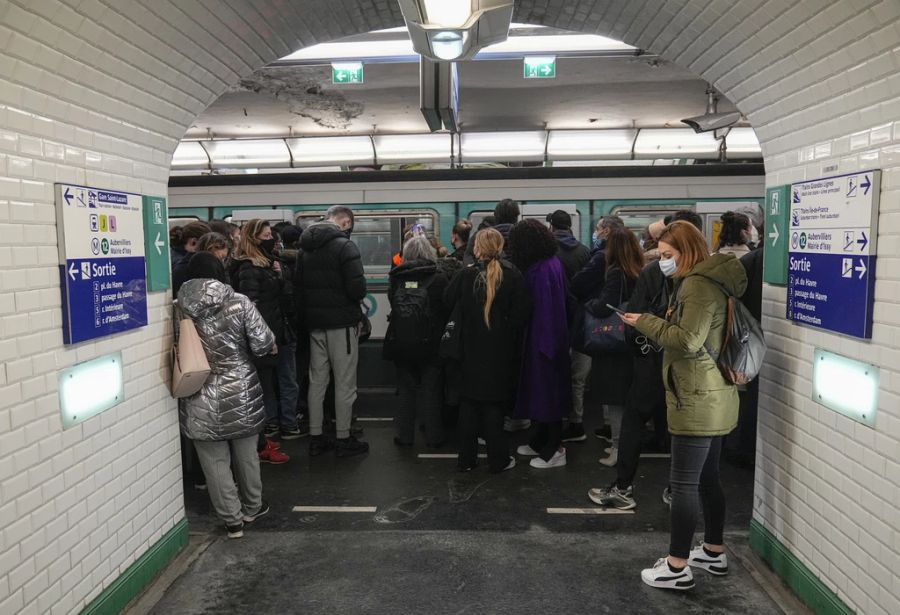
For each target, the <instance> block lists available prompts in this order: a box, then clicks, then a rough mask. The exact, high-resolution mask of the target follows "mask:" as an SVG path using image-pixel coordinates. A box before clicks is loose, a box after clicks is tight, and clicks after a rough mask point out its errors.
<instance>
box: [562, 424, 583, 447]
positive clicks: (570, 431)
mask: <svg viewBox="0 0 900 615" xmlns="http://www.w3.org/2000/svg"><path fill="white" fill-rule="evenodd" d="M585 440H587V436H586V435H585V433H584V425H582V424H581V423H569V424H568V425H566V428H565V429H563V432H562V441H563V442H584V441H585Z"/></svg>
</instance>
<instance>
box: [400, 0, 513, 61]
mask: <svg viewBox="0 0 900 615" xmlns="http://www.w3.org/2000/svg"><path fill="white" fill-rule="evenodd" d="M398 1H399V3H400V11H401V12H402V13H403V19H404V21H406V28H407V30H408V31H409V38H410V40H411V41H412V44H413V49H414V50H415V52H416V53H418V54H420V55H422V56H424V57H426V58H429V59H432V60H435V61H439V62H451V61H456V60H465V59H468V58H471V57H472V56H474V55H475V54H476V53H478V50H479V49H481V48H482V47H485V46H487V45H492V44H494V43H499V42H502V41H505V40H506V38H507V36H508V35H509V24H510V22H511V21H512V11H513V3H512V2H511V1H510V0H398Z"/></svg>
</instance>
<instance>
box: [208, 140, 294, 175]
mask: <svg viewBox="0 0 900 615" xmlns="http://www.w3.org/2000/svg"><path fill="white" fill-rule="evenodd" d="M203 146H204V148H205V149H206V151H207V152H209V159H210V160H211V161H212V166H213V167H231V168H247V167H251V168H259V167H286V166H290V164H291V154H290V152H288V149H287V145H285V143H284V140H283V139H258V140H257V139H235V140H231V141H205V142H204V144H203Z"/></svg>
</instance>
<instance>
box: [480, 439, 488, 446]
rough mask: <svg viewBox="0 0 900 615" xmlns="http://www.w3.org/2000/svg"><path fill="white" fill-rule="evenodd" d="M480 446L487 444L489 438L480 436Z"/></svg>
mask: <svg viewBox="0 0 900 615" xmlns="http://www.w3.org/2000/svg"><path fill="white" fill-rule="evenodd" d="M478 446H487V440H485V439H484V438H478Z"/></svg>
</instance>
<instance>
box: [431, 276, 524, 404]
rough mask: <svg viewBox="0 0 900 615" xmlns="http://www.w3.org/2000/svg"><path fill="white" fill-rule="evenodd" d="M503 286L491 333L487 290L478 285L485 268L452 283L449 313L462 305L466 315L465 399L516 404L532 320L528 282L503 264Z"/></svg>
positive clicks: (496, 299)
mask: <svg viewBox="0 0 900 615" xmlns="http://www.w3.org/2000/svg"><path fill="white" fill-rule="evenodd" d="M500 263H501V266H502V267H503V281H502V282H501V284H500V286H499V288H498V289H497V294H496V296H495V297H494V303H493V305H492V306H491V312H490V321H491V327H490V329H488V327H487V325H485V322H484V292H485V291H484V286H483V284H482V283H479V284H476V281H477V279H478V277H479V274H480V273H481V272H482V271H483V270H484V267H483V265H482V264H478V265H472V266H470V267H466V268H465V269H463V270H462V271H460V272H459V274H457V276H456V277H455V278H453V280H452V281H451V282H450V286H449V287H448V288H447V293H446V302H445V303H446V305H447V308H448V310H449V311H452V309H453V307H454V306H455V305H456V302H457V301H458V302H459V303H460V310H461V339H462V365H461V372H462V374H461V382H462V385H461V387H462V388H461V391H460V395H461V396H462V397H464V398H466V399H471V400H474V401H481V402H496V403H502V402H506V401H508V400H510V399H512V397H513V395H514V394H515V389H516V385H517V384H518V375H519V362H520V359H521V344H522V334H523V331H524V329H525V325H526V324H527V322H528V319H529V318H530V315H531V298H530V297H529V295H528V290H527V289H526V288H525V279H524V278H523V277H522V274H521V273H519V270H518V269H516V268H515V266H513V265H512V264H511V263H509V262H507V261H500Z"/></svg>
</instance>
